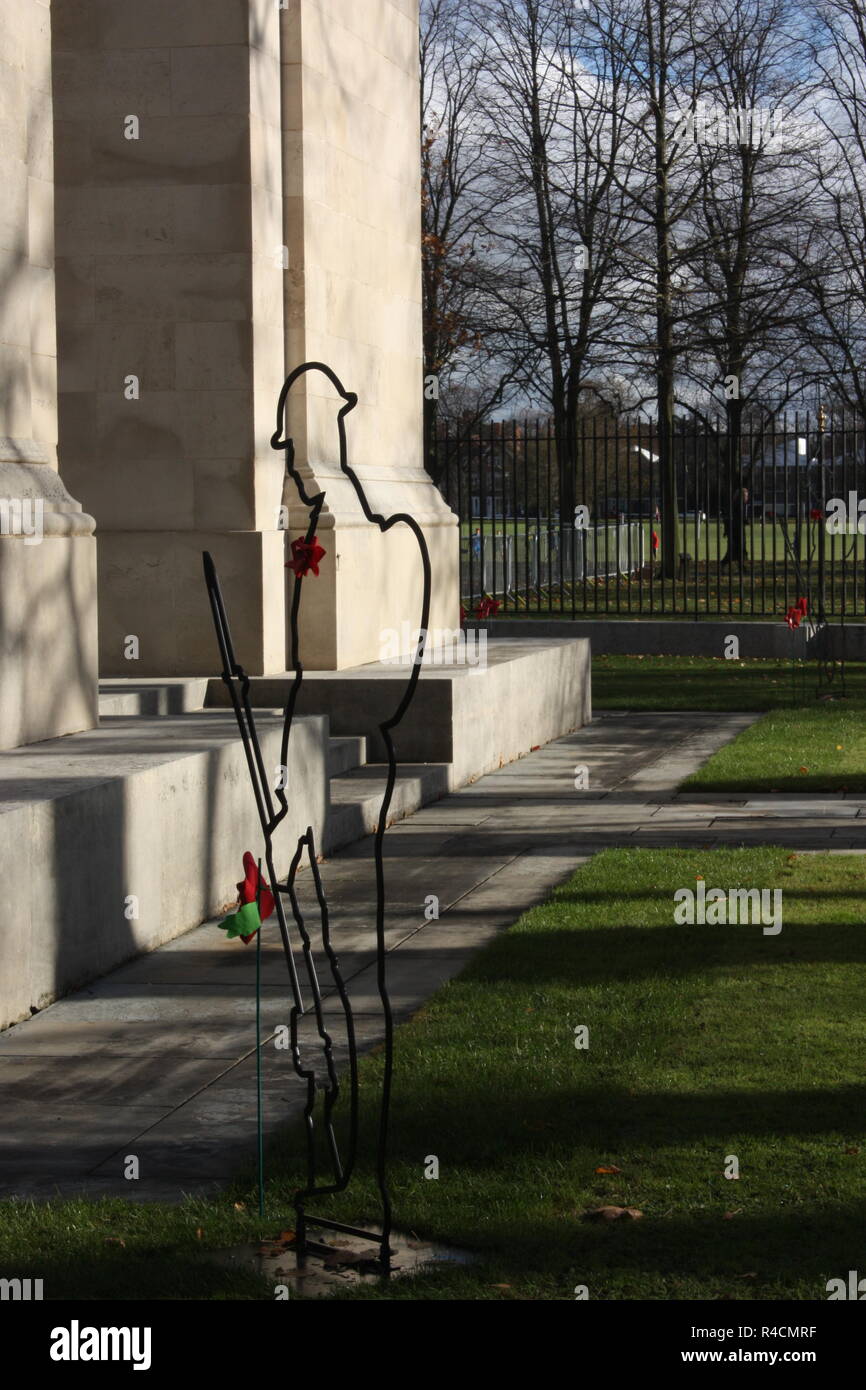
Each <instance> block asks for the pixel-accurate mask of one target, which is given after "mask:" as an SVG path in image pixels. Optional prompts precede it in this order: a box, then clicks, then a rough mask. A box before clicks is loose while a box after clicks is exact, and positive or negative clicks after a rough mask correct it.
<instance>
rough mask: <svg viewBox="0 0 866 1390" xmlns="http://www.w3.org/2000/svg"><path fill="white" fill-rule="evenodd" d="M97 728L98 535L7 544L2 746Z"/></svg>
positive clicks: (1, 544) (0, 583) (1, 555)
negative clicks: (96, 539)
mask: <svg viewBox="0 0 866 1390" xmlns="http://www.w3.org/2000/svg"><path fill="white" fill-rule="evenodd" d="M96 723H97V669H96V541H95V539H94V537H93V536H51V535H48V536H44V537H43V539H42V540H41V541H40V542H39V543H38V544H28V543H26V542H25V541H24V540H23V539H22V538H21V537H17V536H16V537H11V536H6V537H2V538H0V748H17V747H18V746H19V745H20V744H22V743H38V742H40V741H41V740H42V739H46V738H56V737H57V736H58V735H60V734H74V733H80V732H82V731H83V730H85V729H92V728H94V727H95V725H96Z"/></svg>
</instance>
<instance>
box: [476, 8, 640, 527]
mask: <svg viewBox="0 0 866 1390" xmlns="http://www.w3.org/2000/svg"><path fill="white" fill-rule="evenodd" d="M470 10H471V14H472V16H473V19H474V21H475V25H476V29H477V31H478V33H479V34H483V40H484V63H483V78H482V83H481V86H480V88H479V90H480V91H481V92H482V93H483V101H484V107H485V112H486V116H487V127H488V149H489V160H490V166H489V178H490V183H491V188H492V190H493V193H494V196H493V197H492V198H491V201H490V210H489V212H488V214H487V216H486V218H485V229H486V233H487V245H488V249H489V257H488V260H487V262H486V280H485V284H484V289H485V293H486V296H487V303H488V311H489V323H488V327H487V332H488V334H489V340H490V341H491V342H492V341H495V342H496V343H497V345H498V348H499V352H500V355H501V357H502V358H503V360H508V361H509V362H510V363H511V367H512V371H513V374H514V379H515V380H516V381H519V382H520V384H521V386H522V388H523V389H524V391H525V392H526V394H527V396H529V397H531V398H533V399H535V400H537V401H539V402H540V403H543V404H544V405H546V406H548V407H549V409H550V412H551V418H552V423H553V429H554V434H555V438H556V453H557V461H558V495H559V512H560V521H561V524H562V525H563V526H567V525H571V524H572V520H573V515H574V508H575V505H576V501H577V499H576V496H575V487H576V464H577V435H576V429H575V422H576V418H577V411H578V402H579V400H580V396H581V392H582V390H583V389H584V385H585V383H586V381H587V378H588V377H589V376H590V374H591V373H593V372H594V371H596V370H597V369H598V368H599V367H600V366H602V365H604V364H605V363H606V362H608V361H609V360H610V351H609V343H610V341H611V339H612V336H613V333H614V330H615V317H616V307H615V303H614V300H613V298H612V294H611V290H612V286H613V285H614V284H615V283H616V282H617V280H618V278H619V277H620V275H621V266H622V263H623V260H624V256H625V247H624V242H625V241H626V240H627V238H628V235H629V224H628V223H627V220H626V215H625V212H624V207H623V200H622V197H621V195H620V193H619V192H618V189H617V182H616V177H615V174H614V169H615V168H618V169H619V171H620V174H621V175H622V176H626V177H627V171H628V164H629V158H630V156H629V151H628V149H627V147H626V144H625V141H624V123H623V115H622V104H621V102H620V85H621V82H622V68H621V65H619V66H618V64H617V61H616V55H612V54H610V53H607V54H602V55H601V57H602V63H601V65H600V66H599V67H597V68H596V69H595V70H592V71H590V70H589V69H587V68H586V66H585V65H584V64H583V63H582V62H581V59H580V53H579V43H578V35H579V28H580V24H581V22H582V20H581V16H580V13H579V11H578V10H577V9H576V7H575V5H574V3H573V0H474V3H472V4H471V6H470Z"/></svg>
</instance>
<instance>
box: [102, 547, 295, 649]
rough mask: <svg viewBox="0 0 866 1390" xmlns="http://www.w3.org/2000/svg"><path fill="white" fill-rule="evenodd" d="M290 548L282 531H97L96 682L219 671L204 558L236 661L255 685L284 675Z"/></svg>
mask: <svg viewBox="0 0 866 1390" xmlns="http://www.w3.org/2000/svg"><path fill="white" fill-rule="evenodd" d="M285 540H286V537H285V533H284V532H280V531H264V532H261V531H228V532H225V531H223V532H204V531H103V532H101V534H100V536H99V552H98V554H99V670H100V674H101V675H103V676H201V675H213V674H214V672H217V671H219V669H220V662H219V654H218V652H217V646H216V638H215V636H214V627H213V619H212V617H211V611H210V605H209V603H208V598H207V591H206V589H205V584H204V573H203V571H202V558H201V557H202V551H204V550H209V551H210V552H211V554H212V555H213V557H214V561H215V562H216V566H217V570H218V572H219V577H220V581H221V583H222V586H223V593H224V596H225V601H226V608H227V610H228V616H229V622H230V624H231V629H232V637H233V639H234V645H235V654H236V656H237V659H238V661H239V662H241V664H242V665H244V666H245V667H246V668H247V670H248V671H249V673H250V675H253V676H255V675H264V674H266V673H267V672H270V671H283V670H285V666H286V646H285V582H284V578H283V576H284V573H285V571H284V568H283V566H284V565H285ZM130 638H137V639H138V640H137V645H136V644H135V643H133V642H131V641H130V640H129V639H130Z"/></svg>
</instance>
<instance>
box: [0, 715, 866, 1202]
mask: <svg viewBox="0 0 866 1390" xmlns="http://www.w3.org/2000/svg"><path fill="white" fill-rule="evenodd" d="M757 717H758V716H757V715H749V714H738V715H717V714H712V715H710V714H682V713H676V714H646V713H640V714H609V715H604V714H602V715H599V716H596V719H595V721H594V723H593V724H592V725H591V726H589V727H587V728H585V729H582V730H580V731H579V732H578V733H575V734H572V735H570V736H569V737H568V738H564V739H560V740H558V741H557V742H556V743H552V744H549V745H547V746H546V747H544V748H542V749H540V750H539V751H538V752H535V753H532V754H530V755H529V756H528V757H526V758H523V759H521V760H520V761H519V762H517V763H512V764H510V765H509V766H507V767H504V768H502V769H501V770H500V771H499V772H496V773H492V774H490V775H489V776H487V777H484V778H482V779H480V780H479V781H478V782H476V783H475V784H473V785H471V786H468V787H464V788H463V789H462V790H461V791H459V792H457V793H455V794H454V795H451V796H448V797H446V798H444V799H443V800H442V801H439V802H436V803H435V804H433V805H430V806H428V807H426V808H425V809H423V810H421V811H419V812H417V813H416V814H415V815H413V816H412V817H411V818H410V819H408V820H406V821H403V822H401V823H399V824H397V825H395V826H393V827H392V829H391V830H389V832H388V835H387V837H386V846H387V865H386V870H387V881H388V885H389V919H388V920H389V929H388V941H389V946H390V947H391V948H392V953H391V955H390V958H389V987H390V991H391V996H392V1000H393V1003H394V1008H395V1013H396V1015H397V1017H398V1018H405V1017H408V1016H410V1015H411V1014H412V1013H414V1012H415V1011H416V1010H417V1009H418V1007H419V1006H420V1005H421V1004H422V1003H423V1001H424V1000H425V999H426V998H427V997H428V996H429V995H430V994H431V993H432V992H433V991H434V990H435V989H437V988H438V987H439V986H440V985H441V984H442V983H444V981H446V980H448V979H450V978H451V977H452V976H454V975H455V974H457V973H458V972H459V971H460V970H461V969H462V968H463V966H464V965H465V963H466V962H467V960H468V959H469V957H470V956H471V955H472V954H473V952H475V951H476V950H477V949H478V948H479V947H480V946H483V945H484V944H485V942H487V941H489V940H490V939H491V937H492V936H493V935H494V934H495V933H496V932H498V931H500V930H501V929H502V928H503V927H506V926H508V925H510V924H511V923H512V922H513V921H514V920H515V919H516V918H517V917H518V916H519V915H520V914H521V913H522V912H523V911H524V910H525V909H526V908H528V907H530V906H532V904H534V903H536V902H538V901H540V900H542V899H543V898H544V897H545V896H546V895H547V894H548V893H549V892H550V890H551V889H552V888H553V887H554V886H555V885H556V884H557V883H559V882H561V881H562V880H563V879H564V878H566V877H567V876H568V874H570V873H571V872H572V870H573V869H574V868H575V867H576V866H577V865H579V864H580V863H582V862H583V861H584V860H585V859H586V858H587V857H588V856H589V855H591V854H593V853H595V852H596V851H598V850H600V849H604V848H609V847H612V846H616V845H628V844H631V845H639V846H650V845H656V846H676V845H684V846H687V845H693V844H700V845H704V846H707V847H712V848H716V847H723V846H732V845H741V844H744V845H750V844H762V843H765V844H766V843H771V844H782V845H786V846H791V847H792V848H797V849H800V850H831V851H838V852H846V851H847V852H851V851H852V850H864V849H866V797H864V798H859V799H858V798H856V797H852V796H837V797H822V796H801V797H796V798H795V797H788V796H782V795H779V796H775V797H769V796H764V797H760V798H755V797H746V796H737V795H733V796H731V795H725V796H710V795H707V794H701V795H699V796H696V795H694V794H692V795H688V796H677V795H676V787H677V785H678V784H679V783H680V782H681V781H682V779H683V778H684V777H686V776H688V774H689V773H690V772H692V771H694V770H695V769H696V768H698V767H699V766H700V765H701V764H702V763H703V762H704V761H705V759H706V758H707V757H709V756H710V755H711V754H712V753H713V752H715V751H716V750H717V749H718V748H719V747H721V746H722V745H723V744H725V743H726V742H728V741H729V740H730V739H731V738H733V737H735V736H736V734H738V733H739V732H741V731H742V730H743V729H744V728H746V727H747V726H748V725H749V724H750V723H752V722H753V720H754V719H756V718H757ZM581 764H582V765H585V766H586V767H587V768H588V771H589V787H588V789H587V790H582V791H578V790H575V786H574V779H575V768H576V767H577V766H578V765H581ZM243 848H246V846H240V847H239V851H240V850H241V849H243ZM249 848H253V849H254V848H255V847H254V846H249ZM371 851H372V841H371V840H369V839H367V840H364V841H361V842H359V843H356V844H355V845H353V846H351V847H350V848H349V849H347V850H345V851H343V852H342V853H340V854H338V855H336V856H335V857H334V858H333V859H331V860H329V861H328V862H327V863H326V864H324V865H323V866H322V874H323V880H324V884H325V890H326V893H327V895H328V900H329V905H330V911H331V922H332V935H333V939H334V942H335V945H336V948H337V951H338V954H339V957H340V964H341V967H342V969H343V974H344V978H346V979H347V980H348V981H349V982H350V993H351V997H352V1001H353V1007H354V1010H355V1014H356V1024H357V1031H358V1036H359V1039H360V1041H361V1044H362V1046H363V1047H364V1048H369V1047H370V1046H372V1045H374V1044H375V1043H376V1042H377V1041H379V1040H380V1038H381V1033H382V1030H381V1018H380V1013H379V1007H378V1003H379V1001H378V995H377V993H376V988H375V976H374V972H373V968H372V962H373V941H372V926H373V923H372V911H371V904H372V903H373V900H374V898H373V873H372V859H371ZM303 894H304V895H305V896H304V897H303V906H304V908H305V910H306V909H307V908H310V907H311V905H312V907H315V903H314V900H313V898H312V881H311V876H310V875H309V873H307V874H306V876H305V877H304V880H303ZM431 895H435V896H436V897H437V898H438V899H439V907H440V916H439V919H438V920H432V921H427V920H425V915H424V905H425V900H426V899H428V898H429V897H430V896H431ZM316 920H317V919H316V917H315V915H314V914H313V913H312V912H311V915H310V917H309V923H310V926H311V929H312V928H313V926H314V924H315V923H316ZM262 968H263V975H262V978H263V1005H262V1024H263V1037H267V1038H273V1037H274V1036H275V1034H276V1031H277V1030H278V1029H279V1028H280V1026H281V1025H285V1024H287V1023H288V1016H289V1007H290V1004H289V995H288V989H287V983H286V974H285V964H284V961H283V957H282V950H281V947H280V946H279V944H278V937H277V933H276V930H275V929H274V928H273V927H272V926H271V925H270V924H269V925H268V927H267V929H266V932H265V936H264V938H263V948H262ZM320 979H321V980H322V983H323V986H324V984H325V981H327V980H329V979H330V977H329V975H328V974H327V971H326V970H325V969H324V968H322V969H321V970H320ZM254 984H255V954H254V948H253V947H252V946H248V947H244V946H243V945H242V944H241V943H240V942H228V941H226V939H225V938H224V936H223V934H222V933H221V932H220V931H219V930H218V929H217V927H216V925H215V924H214V923H209V924H206V925H205V926H203V927H200V928H198V929H197V930H195V931H193V932H190V933H188V934H187V935H186V936H183V937H180V938H178V939H177V940H175V941H173V942H171V943H170V944H169V945H167V946H164V947H162V948H161V949H159V950H157V951H154V952H153V953H151V954H150V955H147V956H145V957H142V958H141V959H139V960H136V961H134V962H132V963H131V964H129V965H126V966H124V967H122V968H121V969H119V970H115V971H114V972H113V973H112V974H110V975H108V976H106V977H105V978H104V979H102V980H100V981H98V982H96V983H95V984H93V985H92V986H91V987H89V988H87V989H84V990H81V991H79V992H78V993H76V994H74V995H72V996H70V997H68V998H66V999H63V1000H61V1001H60V1002H58V1003H57V1004H54V1005H52V1006H51V1007H50V1008H48V1009H45V1010H44V1011H43V1012H42V1013H40V1014H37V1015H36V1016H34V1017H33V1018H31V1019H30V1020H28V1021H27V1022H25V1023H21V1024H19V1025H17V1026H16V1027H14V1028H11V1029H9V1030H8V1031H7V1032H6V1033H4V1034H2V1035H0V1105H2V1114H3V1116H4V1124H3V1126H2V1135H0V1194H2V1195H4V1196H10V1195H13V1194H19V1195H32V1196H41V1197H46V1196H50V1195H52V1194H54V1193H60V1194H63V1195H70V1194H72V1193H76V1192H80V1193H86V1194H88V1195H93V1196H95V1195H98V1194H111V1195H116V1196H124V1197H127V1198H138V1199H149V1200H166V1201H174V1200H177V1199H178V1198H180V1197H181V1196H182V1195H183V1194H184V1193H190V1192H197V1191H202V1190H207V1189H208V1188H212V1187H214V1186H218V1185H219V1183H220V1182H221V1181H223V1180H224V1179H225V1178H226V1177H227V1176H228V1175H229V1174H230V1173H231V1171H232V1169H233V1168H234V1167H235V1166H236V1165H237V1164H238V1163H239V1162H241V1161H243V1160H244V1159H250V1158H251V1157H252V1155H253V1154H254V1152H255V1032H254V1027H255V996H254ZM339 1019H340V1014H339V1010H336V1011H332V1013H331V1014H329V1026H333V1027H334V1028H335V1037H336V1041H337V1048H336V1054H337V1057H338V1059H339V1060H345V1047H344V1046H343V1045H342V1043H341V1041H340V1031H339ZM303 1026H304V1027H307V1026H308V1024H307V1022H306V1021H305V1023H304V1025H303ZM263 1056H264V1059H265V1095H266V1122H267V1125H268V1129H269V1130H272V1129H273V1128H274V1127H275V1126H276V1125H278V1124H279V1123H282V1122H283V1121H285V1119H286V1118H288V1117H289V1116H290V1115H291V1114H292V1113H293V1112H298V1111H300V1109H301V1107H302V1104H303V1089H302V1087H301V1085H300V1083H299V1082H298V1080H297V1078H296V1077H295V1075H294V1072H293V1070H292V1066H291V1058H290V1054H289V1053H288V1052H287V1051H281V1050H277V1048H276V1047H275V1046H274V1043H273V1041H270V1042H268V1043H267V1044H266V1045H265V1047H264V1049H263ZM396 1084H397V1085H399V1049H398V1053H397V1082H396ZM128 1155H135V1156H136V1157H137V1158H138V1160H139V1172H140V1177H139V1179H138V1180H137V1181H129V1180H126V1179H125V1178H124V1176H123V1173H124V1166H125V1160H126V1158H127V1156H128Z"/></svg>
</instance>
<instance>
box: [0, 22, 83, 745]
mask: <svg viewBox="0 0 866 1390" xmlns="http://www.w3.org/2000/svg"><path fill="white" fill-rule="evenodd" d="M52 164H53V142H52V120H51V37H50V26H49V6H48V4H47V3H43V0H0V187H2V197H0V373H2V391H0V748H13V747H16V746H17V745H19V744H22V743H30V742H35V741H38V740H41V739H46V738H51V737H54V736H56V735H59V734H68V733H73V732H76V731H79V730H82V729H89V728H92V727H93V725H94V724H95V723H96V544H95V541H94V539H93V534H92V533H93V519H92V517H90V516H88V515H86V514H85V513H84V512H83V511H82V508H81V504H80V503H79V502H77V501H75V500H74V498H73V497H71V496H70V494H69V493H68V492H67V490H66V488H65V486H64V484H63V482H62V481H61V479H60V476H59V474H58V471H57V466H58V459H57V361H56V320H55V300H54V222H53V197H52V194H53V173H52Z"/></svg>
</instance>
